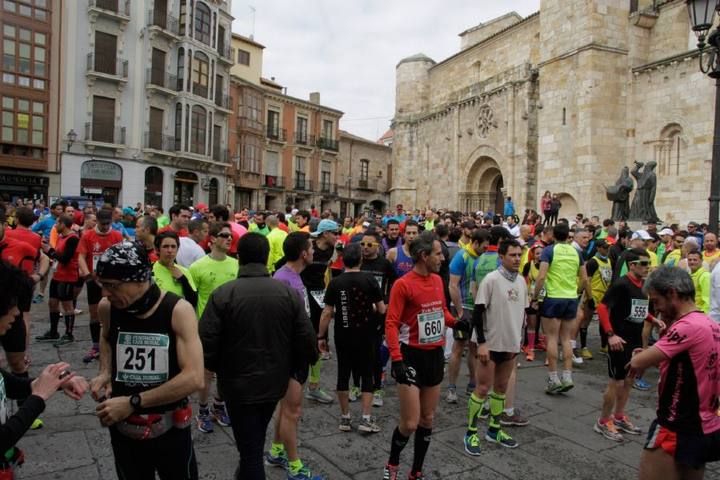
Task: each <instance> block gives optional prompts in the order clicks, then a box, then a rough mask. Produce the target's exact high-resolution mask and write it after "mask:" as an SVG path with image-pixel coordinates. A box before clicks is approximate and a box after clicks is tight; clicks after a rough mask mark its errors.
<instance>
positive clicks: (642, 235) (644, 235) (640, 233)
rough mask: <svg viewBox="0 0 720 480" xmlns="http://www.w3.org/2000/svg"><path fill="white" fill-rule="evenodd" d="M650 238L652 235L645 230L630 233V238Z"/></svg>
mask: <svg viewBox="0 0 720 480" xmlns="http://www.w3.org/2000/svg"><path fill="white" fill-rule="evenodd" d="M638 239H640V240H652V237H651V236H650V234H649V233H648V232H647V230H638V231H637V232H635V233H633V234H632V237H631V238H630V240H638Z"/></svg>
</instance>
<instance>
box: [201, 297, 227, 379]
mask: <svg viewBox="0 0 720 480" xmlns="http://www.w3.org/2000/svg"><path fill="white" fill-rule="evenodd" d="M224 313H229V312H223V311H222V307H221V306H220V305H218V299H217V296H216V295H215V293H213V294H211V295H210V299H209V300H208V302H207V305H205V310H204V311H203V314H202V317H201V318H200V324H199V325H198V331H199V334H200V340H201V342H202V346H203V357H204V359H205V369H207V370H210V371H211V372H216V371H217V367H218V361H219V349H220V337H221V336H222V315H223V314H224Z"/></svg>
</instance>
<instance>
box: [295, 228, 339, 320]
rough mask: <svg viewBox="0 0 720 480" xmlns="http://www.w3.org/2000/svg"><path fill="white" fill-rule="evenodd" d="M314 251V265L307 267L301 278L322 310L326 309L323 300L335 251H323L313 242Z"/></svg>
mask: <svg viewBox="0 0 720 480" xmlns="http://www.w3.org/2000/svg"><path fill="white" fill-rule="evenodd" d="M313 249H314V251H313V263H312V264H310V265H308V266H307V267H305V270H303V271H302V273H301V274H300V277H301V278H302V281H303V283H304V284H305V288H307V289H308V292H309V293H310V296H311V297H312V299H313V301H314V302H315V303H316V304H317V305H318V306H319V307H320V308H321V309H322V308H325V304H324V303H323V298H324V297H325V286H326V285H327V284H326V275H327V271H328V267H329V266H330V261H331V260H332V257H333V255H334V253H335V249H334V248H333V247H329V248H327V249H325V250H323V249H321V248H319V247H318V246H317V243H316V242H313Z"/></svg>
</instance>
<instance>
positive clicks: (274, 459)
mask: <svg viewBox="0 0 720 480" xmlns="http://www.w3.org/2000/svg"><path fill="white" fill-rule="evenodd" d="M210 425H212V422H211V423H210ZM264 459H265V465H267V466H268V467H280V468H283V469H287V468H288V457H287V452H286V451H285V450H283V451H282V453H281V454H280V455H278V456H275V455H273V454H272V452H269V451H268V452H265V456H264Z"/></svg>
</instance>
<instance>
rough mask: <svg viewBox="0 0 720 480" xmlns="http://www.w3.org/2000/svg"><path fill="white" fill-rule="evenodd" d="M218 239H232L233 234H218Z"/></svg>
mask: <svg viewBox="0 0 720 480" xmlns="http://www.w3.org/2000/svg"><path fill="white" fill-rule="evenodd" d="M217 237H218V238H231V237H232V234H231V233H225V232H223V233H218V234H217Z"/></svg>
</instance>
